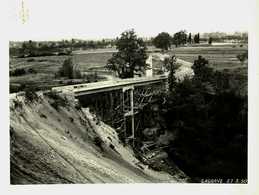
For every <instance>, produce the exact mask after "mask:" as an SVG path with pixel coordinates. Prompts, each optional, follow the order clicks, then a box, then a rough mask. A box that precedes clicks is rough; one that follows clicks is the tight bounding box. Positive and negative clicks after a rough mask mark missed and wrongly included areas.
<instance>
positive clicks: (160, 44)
mask: <svg viewBox="0 0 259 195" xmlns="http://www.w3.org/2000/svg"><path fill="white" fill-rule="evenodd" d="M171 41H172V37H171V36H170V35H169V34H168V33H167V32H161V33H159V34H158V35H157V36H156V37H155V38H154V40H153V44H154V46H155V47H157V48H160V49H162V50H168V49H169V48H170V47H171Z"/></svg>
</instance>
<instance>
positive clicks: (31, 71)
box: [28, 68, 37, 74]
mask: <svg viewBox="0 0 259 195" xmlns="http://www.w3.org/2000/svg"><path fill="white" fill-rule="evenodd" d="M28 73H30V74H35V73H37V71H36V70H35V69H34V68H29V69H28Z"/></svg>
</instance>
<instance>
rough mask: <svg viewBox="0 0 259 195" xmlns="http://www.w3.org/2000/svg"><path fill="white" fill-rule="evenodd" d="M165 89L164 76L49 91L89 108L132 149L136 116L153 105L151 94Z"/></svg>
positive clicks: (138, 122) (139, 125) (138, 125)
mask: <svg viewBox="0 0 259 195" xmlns="http://www.w3.org/2000/svg"><path fill="white" fill-rule="evenodd" d="M167 89H168V77H167V76H165V75H160V76H151V77H139V78H129V79H115V80H109V81H102V82H96V83H86V84H78V85H69V86H62V87H54V88H52V90H54V91H57V92H59V93H64V94H67V95H70V96H71V97H73V98H76V99H77V100H78V101H79V102H80V103H81V105H82V106H83V107H89V108H90V110H91V109H92V110H93V112H94V113H95V114H96V116H98V117H99V118H100V119H101V120H102V121H104V122H105V123H107V124H109V125H111V126H112V127H113V128H115V129H116V130H117V132H118V133H119V135H120V136H122V137H123V138H125V142H126V143H132V144H133V147H134V144H135V137H136V132H138V129H139V128H141V122H140V121H141V120H142V119H141V117H139V116H138V114H139V113H141V111H142V110H143V109H144V108H145V106H146V105H148V104H150V103H151V102H152V100H153V97H154V95H156V94H159V93H161V92H164V91H166V90H167Z"/></svg>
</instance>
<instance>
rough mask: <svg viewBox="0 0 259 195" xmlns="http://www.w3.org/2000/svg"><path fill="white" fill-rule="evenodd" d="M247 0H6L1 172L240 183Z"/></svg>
mask: <svg viewBox="0 0 259 195" xmlns="http://www.w3.org/2000/svg"><path fill="white" fill-rule="evenodd" d="M252 1H253V0H251V1H247V0H238V1H237V0H217V1H216V0H195V1H190V0H160V1H158V0H138V1H137V0H106V1H104V0H95V1H90V0H85V1H82V0H75V1H60V0H52V1H51V0H44V1H43V0H38V1H33V0H10V2H9V11H8V15H9V24H8V28H9V31H8V32H9V33H8V37H9V38H8V50H9V51H8V52H9V53H8V63H9V66H8V64H2V65H3V66H6V67H7V69H8V71H9V75H8V76H7V77H8V83H7V84H6V86H7V85H8V90H9V94H8V103H7V102H6V104H8V109H9V116H8V118H9V121H8V126H9V127H8V129H2V130H5V131H8V136H9V137H5V139H7V140H8V142H9V143H8V144H9V147H8V151H9V159H5V160H8V164H9V169H8V172H9V175H10V176H9V178H6V180H7V181H8V180H9V184H10V185H11V186H17V185H18V186H19V185H23V186H24V185H25V186H26V185H30V186H32V185H34V184H42V185H43V184H44V185H46V184H104V183H106V184H147V183H153V184H165V183H167V184H168V183H171V184H172V186H173V184H242V185H247V184H248V183H249V182H250V181H249V177H248V170H249V163H248V153H249V151H248V148H249V147H250V145H249V136H248V135H249V133H250V132H251V131H255V129H254V128H252V126H251V125H248V121H249V117H250V116H249V115H250V112H249V114H248V110H249V109H248V107H249V104H248V102H249V101H248V99H249V98H248V91H249V90H250V87H248V83H249V82H250V80H249V77H250V72H249V70H251V69H252V68H251V67H252V66H254V65H256V64H253V63H251V61H250V55H251V53H250V51H251V49H250V29H251V28H250V24H251V21H250V20H251V16H250V13H251V11H252V10H251V5H250V4H251V2H252ZM6 74H8V73H6ZM248 75H249V77H248ZM248 81H249V82H248ZM249 85H250V83H249ZM248 88H249V90H248ZM257 89H258V86H257ZM251 110H253V109H251ZM250 127H251V128H250ZM171 184H170V185H171Z"/></svg>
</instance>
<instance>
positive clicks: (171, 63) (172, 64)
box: [164, 56, 178, 92]
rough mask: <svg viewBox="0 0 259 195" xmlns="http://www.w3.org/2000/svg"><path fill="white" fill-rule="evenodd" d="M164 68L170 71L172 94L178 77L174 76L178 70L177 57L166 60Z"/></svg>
mask: <svg viewBox="0 0 259 195" xmlns="http://www.w3.org/2000/svg"><path fill="white" fill-rule="evenodd" d="M164 66H165V67H166V68H167V69H168V70H169V71H170V73H169V76H168V82H169V91H170V92H171V91H172V90H173V88H174V86H175V84H176V77H175V75H174V74H175V71H176V69H177V68H178V67H177V66H176V57H175V56H172V57H171V58H165V60H164Z"/></svg>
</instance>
